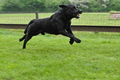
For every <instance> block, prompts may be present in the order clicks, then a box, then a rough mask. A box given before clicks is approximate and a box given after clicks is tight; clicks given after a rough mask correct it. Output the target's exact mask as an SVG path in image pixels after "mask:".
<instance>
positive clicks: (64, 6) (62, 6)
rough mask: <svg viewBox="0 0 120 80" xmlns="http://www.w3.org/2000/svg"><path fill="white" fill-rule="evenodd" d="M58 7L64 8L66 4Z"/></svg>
mask: <svg viewBox="0 0 120 80" xmlns="http://www.w3.org/2000/svg"><path fill="white" fill-rule="evenodd" d="M59 7H60V8H66V7H67V6H66V5H59Z"/></svg>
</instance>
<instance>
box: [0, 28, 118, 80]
mask: <svg viewBox="0 0 120 80" xmlns="http://www.w3.org/2000/svg"><path fill="white" fill-rule="evenodd" d="M74 34H75V36H76V37H78V38H80V39H81V40H82V42H81V43H79V44H78V43H74V44H73V45H70V44H69V43H68V41H69V38H67V37H64V36H62V35H57V36H56V35H49V34H46V35H45V36H43V35H38V36H35V37H33V38H32V39H31V40H30V41H29V42H28V44H27V49H25V50H23V49H21V48H22V43H23V42H19V41H18V39H19V38H21V37H22V36H23V30H13V29H0V80H120V33H105V32H99V33H94V32H77V31H74Z"/></svg>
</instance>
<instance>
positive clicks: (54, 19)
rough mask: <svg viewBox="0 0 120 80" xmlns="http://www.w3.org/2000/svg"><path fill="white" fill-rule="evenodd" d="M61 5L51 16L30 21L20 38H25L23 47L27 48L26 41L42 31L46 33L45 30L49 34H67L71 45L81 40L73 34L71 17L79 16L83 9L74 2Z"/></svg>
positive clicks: (43, 33)
mask: <svg viewBox="0 0 120 80" xmlns="http://www.w3.org/2000/svg"><path fill="white" fill-rule="evenodd" d="M59 7H61V9H60V10H58V11H57V12H56V13H55V14H53V15H52V16H51V17H49V18H44V19H34V20H31V21H30V23H29V24H28V26H27V27H26V29H25V31H24V33H25V35H24V36H23V37H22V38H21V39H19V41H23V40H24V44H23V49H25V48H26V43H27V42H28V41H29V40H30V39H31V38H32V37H33V36H35V35H38V34H40V33H41V34H42V35H45V32H46V33H49V34H55V35H58V34H62V35H64V36H67V37H69V38H70V41H69V43H70V44H71V45H72V44H73V42H74V41H75V42H77V43H80V42H81V40H79V39H78V38H76V37H75V36H74V35H73V33H72V30H71V27H70V25H71V19H72V18H79V14H81V13H82V11H81V10H79V9H78V8H77V6H76V5H73V4H67V5H60V6H59Z"/></svg>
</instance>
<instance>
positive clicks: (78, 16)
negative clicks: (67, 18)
mask: <svg viewBox="0 0 120 80" xmlns="http://www.w3.org/2000/svg"><path fill="white" fill-rule="evenodd" d="M80 14H82V11H81V10H78V12H77V13H74V14H73V16H75V18H80Z"/></svg>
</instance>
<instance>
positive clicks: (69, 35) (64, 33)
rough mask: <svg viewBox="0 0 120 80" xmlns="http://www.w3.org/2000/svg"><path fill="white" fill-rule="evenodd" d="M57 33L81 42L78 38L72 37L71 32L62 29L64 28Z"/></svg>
mask: <svg viewBox="0 0 120 80" xmlns="http://www.w3.org/2000/svg"><path fill="white" fill-rule="evenodd" d="M59 33H60V34H62V35H64V36H67V37H69V38H71V39H73V40H74V41H75V42H76V43H80V42H81V40H80V39H78V38H76V37H74V35H73V34H70V33H67V32H66V31H64V30H61V31H59Z"/></svg>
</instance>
